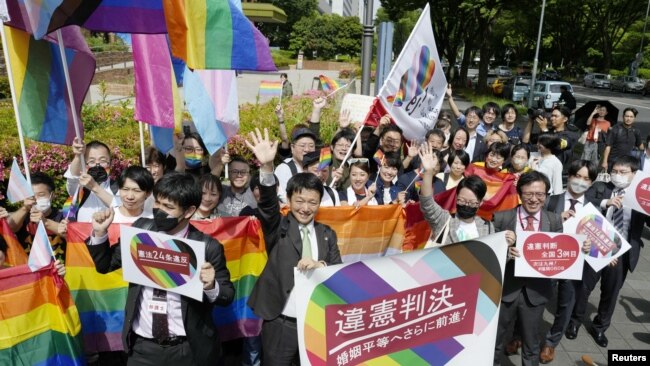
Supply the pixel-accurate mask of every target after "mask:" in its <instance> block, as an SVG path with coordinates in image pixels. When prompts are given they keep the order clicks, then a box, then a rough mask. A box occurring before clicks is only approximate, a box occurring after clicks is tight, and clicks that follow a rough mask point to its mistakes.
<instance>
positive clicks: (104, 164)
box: [86, 159, 111, 168]
mask: <svg viewBox="0 0 650 366" xmlns="http://www.w3.org/2000/svg"><path fill="white" fill-rule="evenodd" d="M86 164H87V165H88V166H90V167H93V166H95V165H97V164H99V166H101V167H103V168H106V167H108V166H109V165H110V164H111V163H110V162H109V161H108V160H104V159H100V160H99V161H97V160H88V161H87V162H86Z"/></svg>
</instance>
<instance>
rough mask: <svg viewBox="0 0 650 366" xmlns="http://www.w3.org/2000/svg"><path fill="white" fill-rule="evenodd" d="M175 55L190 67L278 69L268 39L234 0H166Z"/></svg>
mask: <svg viewBox="0 0 650 366" xmlns="http://www.w3.org/2000/svg"><path fill="white" fill-rule="evenodd" d="M163 6H164V10H165V18H166V21H167V30H168V32H169V39H170V41H171V47H172V54H173V55H174V56H175V57H178V58H180V59H182V60H184V61H185V62H186V64H187V67H189V68H190V69H226V70H256V71H275V70H276V67H275V64H274V63H273V59H272V58H271V51H270V49H269V46H268V44H269V42H268V40H267V39H266V38H265V37H264V35H262V33H261V32H260V31H259V30H257V28H255V26H254V25H253V23H251V21H250V20H248V18H246V16H244V14H243V12H242V11H241V10H240V9H239V8H238V7H237V5H236V4H234V3H233V2H232V1H225V0H221V1H207V0H163Z"/></svg>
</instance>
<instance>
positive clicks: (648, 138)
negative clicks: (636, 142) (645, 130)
mask: <svg viewBox="0 0 650 366" xmlns="http://www.w3.org/2000/svg"><path fill="white" fill-rule="evenodd" d="M649 143H650V135H648V136H647V137H646V138H645V148H646V149H647V148H649V147H650V145H649Z"/></svg>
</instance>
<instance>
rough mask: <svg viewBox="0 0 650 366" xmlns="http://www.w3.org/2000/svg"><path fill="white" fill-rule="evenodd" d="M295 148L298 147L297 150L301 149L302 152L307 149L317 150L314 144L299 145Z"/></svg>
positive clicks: (295, 145)
mask: <svg viewBox="0 0 650 366" xmlns="http://www.w3.org/2000/svg"><path fill="white" fill-rule="evenodd" d="M293 146H294V147H297V148H299V149H302V150H305V149H315V148H316V145H314V144H300V145H298V144H294V145H293Z"/></svg>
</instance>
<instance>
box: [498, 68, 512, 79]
mask: <svg viewBox="0 0 650 366" xmlns="http://www.w3.org/2000/svg"><path fill="white" fill-rule="evenodd" d="M494 72H495V73H496V74H497V76H499V77H510V76H512V70H510V68H509V67H508V66H497V67H496V68H495V69H494Z"/></svg>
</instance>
